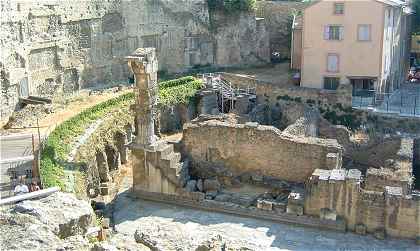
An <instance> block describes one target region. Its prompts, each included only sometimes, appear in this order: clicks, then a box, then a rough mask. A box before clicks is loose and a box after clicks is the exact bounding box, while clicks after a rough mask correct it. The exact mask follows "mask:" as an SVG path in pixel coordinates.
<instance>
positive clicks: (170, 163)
mask: <svg viewBox="0 0 420 251" xmlns="http://www.w3.org/2000/svg"><path fill="white" fill-rule="evenodd" d="M180 161H181V154H180V153H176V152H172V153H171V154H169V155H168V156H166V157H165V158H161V159H160V160H159V164H160V167H161V168H162V169H172V168H176V164H178V163H179V162H180Z"/></svg>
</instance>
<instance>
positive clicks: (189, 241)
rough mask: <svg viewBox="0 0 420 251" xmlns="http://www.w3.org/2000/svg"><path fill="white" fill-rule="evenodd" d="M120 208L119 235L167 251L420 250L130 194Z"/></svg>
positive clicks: (121, 200)
mask: <svg viewBox="0 0 420 251" xmlns="http://www.w3.org/2000/svg"><path fill="white" fill-rule="evenodd" d="M116 208H118V209H119V210H118V211H115V212H114V222H115V229H116V231H117V232H118V233H119V234H123V235H126V236H133V235H134V233H135V231H136V230H138V229H141V231H142V232H146V233H148V235H149V237H150V238H152V239H153V240H155V241H156V245H158V246H159V247H164V248H165V250H168V249H169V250H173V249H176V248H179V250H194V249H196V248H197V247H199V246H201V245H203V243H205V242H207V241H208V240H209V239H211V238H212V237H216V236H218V235H219V236H221V238H222V239H223V242H224V243H225V244H226V246H227V247H230V246H233V247H240V248H243V249H244V250H246V248H247V249H250V250H285V249H286V250H338V249H342V250H365V249H366V247H369V249H376V250H384V249H385V250H401V249H404V250H418V247H417V246H415V244H414V242H412V241H408V240H394V239H386V240H376V239H375V238H374V237H373V236H360V235H355V234H351V233H336V232H331V231H322V230H321V231H320V230H318V229H312V228H302V227H296V226H291V225H283V224H275V223H270V222H267V221H262V220H255V219H250V218H241V217H235V216H231V215H225V214H219V213H210V212H204V211H199V210H193V209H186V208H182V207H178V206H170V205H164V204H159V203H153V202H148V201H144V200H135V199H131V198H129V197H128V196H127V193H122V194H121V195H119V197H118V198H117V200H116Z"/></svg>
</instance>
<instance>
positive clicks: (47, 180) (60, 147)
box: [40, 77, 203, 189]
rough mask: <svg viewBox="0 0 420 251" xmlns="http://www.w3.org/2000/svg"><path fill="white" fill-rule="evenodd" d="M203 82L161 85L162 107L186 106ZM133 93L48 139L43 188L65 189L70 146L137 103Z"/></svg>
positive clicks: (57, 130)
mask: <svg viewBox="0 0 420 251" xmlns="http://www.w3.org/2000/svg"><path fill="white" fill-rule="evenodd" d="M202 85H203V84H202V82H201V81H200V80H198V79H196V78H194V77H184V78H180V79H175V80H170V81H165V82H161V83H159V87H160V89H159V104H160V105H162V106H171V105H175V104H178V103H186V102H188V101H189V100H190V99H191V98H192V97H194V95H195V93H196V92H197V90H198V89H200V88H202ZM134 97H135V95H134V92H130V93H126V94H123V95H121V96H119V97H116V98H113V99H110V100H107V101H105V102H102V103H100V104H97V105H95V106H93V107H91V108H89V109H86V110H84V111H83V112H81V113H79V114H77V115H76V116H74V117H72V118H70V119H69V120H66V121H64V122H63V123H62V124H60V125H59V126H57V127H56V128H55V129H54V131H53V132H52V133H51V134H50V135H49V136H48V138H47V141H46V144H45V145H44V148H43V150H42V152H41V170H40V172H41V179H42V184H43V186H44V187H51V186H59V187H60V188H61V189H64V181H63V177H64V167H65V163H66V157H67V155H68V153H69V152H70V150H71V145H72V143H73V141H74V139H75V138H76V137H78V136H79V135H81V134H82V133H83V132H84V130H85V129H86V128H87V127H88V126H89V125H90V124H92V123H93V122H95V121H96V120H98V119H99V118H102V117H104V115H105V114H107V113H109V112H111V111H113V110H115V109H119V108H121V107H127V106H128V105H129V104H131V103H133V101H134Z"/></svg>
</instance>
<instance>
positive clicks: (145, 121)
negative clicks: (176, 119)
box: [126, 48, 158, 150]
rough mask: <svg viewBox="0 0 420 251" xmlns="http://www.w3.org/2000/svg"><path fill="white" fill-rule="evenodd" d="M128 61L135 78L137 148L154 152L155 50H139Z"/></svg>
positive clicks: (155, 140) (156, 98) (155, 139)
mask: <svg viewBox="0 0 420 251" xmlns="http://www.w3.org/2000/svg"><path fill="white" fill-rule="evenodd" d="M126 59H127V60H128V66H129V67H130V69H131V71H132V72H133V73H134V78H135V95H136V103H135V105H134V109H135V111H136V120H137V131H138V134H137V138H136V141H135V147H136V148H142V149H145V150H153V149H154V148H155V146H156V143H157V137H156V135H155V126H154V118H155V116H156V112H157V111H156V105H157V102H158V86H157V71H158V61H157V58H156V52H155V48H139V49H137V50H136V51H135V52H134V53H133V54H131V55H130V56H128V57H126Z"/></svg>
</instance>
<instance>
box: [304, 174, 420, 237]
mask: <svg viewBox="0 0 420 251" xmlns="http://www.w3.org/2000/svg"><path fill="white" fill-rule="evenodd" d="M392 184H393V183H391V184H390V185H392ZM337 188H339V189H337ZM419 208H420V197H419V195H418V194H416V193H411V192H409V193H408V194H407V193H405V191H403V189H402V188H401V187H396V186H384V187H383V189H382V191H379V190H378V191H373V190H369V188H368V187H367V186H366V184H363V182H362V176H361V173H360V171H358V170H354V169H352V170H332V171H330V170H316V171H315V172H314V173H313V175H312V177H311V178H310V179H308V181H307V182H306V184H305V206H304V211H305V214H307V215H315V216H322V212H324V211H326V210H328V211H329V212H330V214H331V215H334V218H335V217H338V216H340V217H342V218H343V219H344V220H345V221H346V225H347V228H348V229H350V230H352V231H356V232H357V233H359V234H366V233H373V234H375V236H377V237H378V238H385V236H386V235H389V236H392V237H403V238H413V239H414V238H416V237H417V238H418V236H419V235H420V228H419V226H420V224H419V223H420V210H419Z"/></svg>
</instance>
